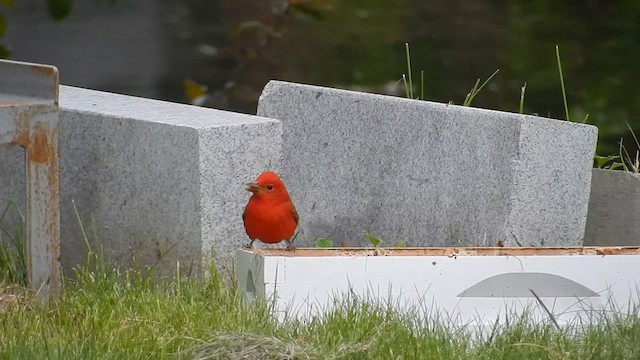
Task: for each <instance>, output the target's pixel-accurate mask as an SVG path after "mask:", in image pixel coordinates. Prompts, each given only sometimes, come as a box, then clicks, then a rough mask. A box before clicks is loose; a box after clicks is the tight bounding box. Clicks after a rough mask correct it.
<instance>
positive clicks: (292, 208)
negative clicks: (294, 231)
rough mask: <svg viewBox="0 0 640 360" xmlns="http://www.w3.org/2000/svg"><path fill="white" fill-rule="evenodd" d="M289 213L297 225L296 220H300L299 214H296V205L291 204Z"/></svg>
mask: <svg viewBox="0 0 640 360" xmlns="http://www.w3.org/2000/svg"><path fill="white" fill-rule="evenodd" d="M291 214H292V215H293V218H294V219H295V221H296V226H297V225H298V220H300V216H298V212H297V211H296V207H295V206H293V204H291Z"/></svg>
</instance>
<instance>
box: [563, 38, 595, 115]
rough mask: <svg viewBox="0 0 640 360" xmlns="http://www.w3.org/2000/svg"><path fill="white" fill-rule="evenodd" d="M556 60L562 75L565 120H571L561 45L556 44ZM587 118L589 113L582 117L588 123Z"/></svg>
mask: <svg viewBox="0 0 640 360" xmlns="http://www.w3.org/2000/svg"><path fill="white" fill-rule="evenodd" d="M556 61H557V63H558V74H559V76H560V88H561V89H562V102H563V104H564V115H565V120H567V121H571V119H570V117H569V102H568V101H567V91H566V90H565V86H564V75H563V74H562V61H560V47H558V45H556ZM587 119H589V114H586V115H585V116H584V118H583V119H582V123H583V124H584V123H586V122H587Z"/></svg>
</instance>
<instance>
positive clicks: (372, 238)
mask: <svg viewBox="0 0 640 360" xmlns="http://www.w3.org/2000/svg"><path fill="white" fill-rule="evenodd" d="M362 236H364V237H366V238H367V240H369V242H370V243H371V245H373V247H378V246H379V245H380V243H381V242H382V239H380V238H379V237H375V236H373V235H371V234H369V233H368V232H366V231H363V232H362Z"/></svg>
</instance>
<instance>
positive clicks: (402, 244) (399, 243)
mask: <svg viewBox="0 0 640 360" xmlns="http://www.w3.org/2000/svg"><path fill="white" fill-rule="evenodd" d="M394 247H407V242H406V241H405V240H404V239H399V240H398V241H396V244H395V245H394Z"/></svg>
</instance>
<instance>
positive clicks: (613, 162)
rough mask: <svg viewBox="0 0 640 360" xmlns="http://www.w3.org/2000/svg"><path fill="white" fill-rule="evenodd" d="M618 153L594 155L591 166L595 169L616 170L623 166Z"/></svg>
mask: <svg viewBox="0 0 640 360" xmlns="http://www.w3.org/2000/svg"><path fill="white" fill-rule="evenodd" d="M618 160H620V156H619V155H608V156H601V155H596V156H594V158H593V161H594V163H593V167H595V168H596V169H608V170H617V169H621V168H623V165H622V163H621V162H620V161H618Z"/></svg>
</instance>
